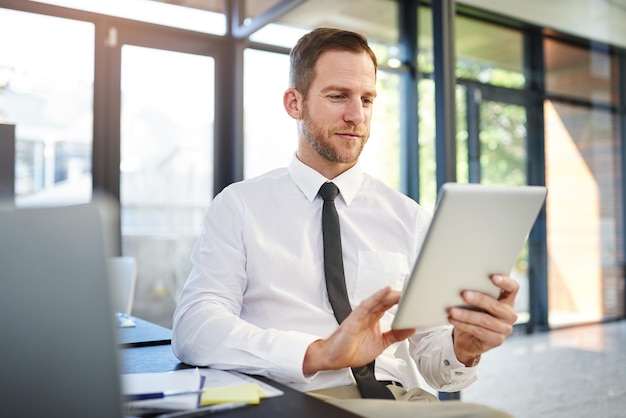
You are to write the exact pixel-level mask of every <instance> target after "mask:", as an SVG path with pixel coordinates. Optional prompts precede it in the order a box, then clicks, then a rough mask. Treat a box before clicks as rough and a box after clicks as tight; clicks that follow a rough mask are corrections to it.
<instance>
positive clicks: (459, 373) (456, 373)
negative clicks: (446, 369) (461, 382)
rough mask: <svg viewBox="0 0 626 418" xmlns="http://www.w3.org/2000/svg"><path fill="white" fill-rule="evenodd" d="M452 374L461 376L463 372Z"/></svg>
mask: <svg viewBox="0 0 626 418" xmlns="http://www.w3.org/2000/svg"><path fill="white" fill-rule="evenodd" d="M454 374H455V375H457V376H462V375H463V372H454Z"/></svg>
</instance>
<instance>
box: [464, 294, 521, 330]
mask: <svg viewBox="0 0 626 418" xmlns="http://www.w3.org/2000/svg"><path fill="white" fill-rule="evenodd" d="M461 296H462V297H463V300H464V301H465V302H467V304H469V305H471V306H473V307H475V308H479V309H480V310H483V311H485V312H487V313H488V314H489V315H491V316H493V317H495V318H497V319H501V320H503V321H505V322H507V323H509V324H513V323H515V321H517V314H516V313H515V310H514V309H513V304H512V303H511V302H509V301H503V300H499V299H495V298H493V297H491V296H489V295H485V294H484V293H480V292H473V291H471V290H466V291H464V292H463V293H462V294H461ZM465 310H467V311H469V312H472V311H471V310H469V309H465Z"/></svg>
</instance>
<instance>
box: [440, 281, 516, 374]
mask: <svg viewBox="0 0 626 418" xmlns="http://www.w3.org/2000/svg"><path fill="white" fill-rule="evenodd" d="M491 281H492V282H493V283H494V284H495V285H496V286H497V287H499V288H500V289H501V290H500V296H499V297H498V298H497V299H496V298H494V297H492V296H489V295H485V294H484V293H479V292H473V291H469V290H466V291H464V292H463V293H462V297H463V300H465V302H466V303H467V304H468V305H471V306H473V307H476V308H478V309H480V311H479V310H472V309H465V308H451V309H450V310H449V312H448V314H449V319H450V323H451V324H452V325H453V326H454V331H453V334H452V338H453V340H454V351H455V353H456V357H457V359H458V360H459V361H460V362H461V363H463V364H465V365H466V366H473V365H475V364H476V362H477V359H478V358H480V355H481V354H482V353H484V352H486V351H488V350H490V349H492V348H494V347H497V346H499V345H501V344H502V343H503V342H504V340H505V339H506V338H507V337H508V336H509V335H510V334H511V332H513V324H515V321H517V314H516V313H515V309H514V303H515V297H516V296H517V292H518V291H519V283H517V282H516V281H515V280H513V279H511V278H510V277H508V276H502V275H494V276H492V277H491Z"/></svg>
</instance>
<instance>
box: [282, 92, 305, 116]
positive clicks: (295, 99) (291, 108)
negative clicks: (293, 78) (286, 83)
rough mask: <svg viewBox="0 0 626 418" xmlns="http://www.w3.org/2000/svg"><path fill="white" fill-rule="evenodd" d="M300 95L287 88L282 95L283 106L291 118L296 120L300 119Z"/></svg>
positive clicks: (301, 99)
mask: <svg viewBox="0 0 626 418" xmlns="http://www.w3.org/2000/svg"><path fill="white" fill-rule="evenodd" d="M302 101H303V98H302V95H301V94H300V92H299V91H298V90H296V89H294V88H293V87H290V88H288V89H287V90H286V91H285V94H283V106H285V110H286V111H287V113H288V114H289V116H291V117H292V118H294V119H296V120H300V119H302Z"/></svg>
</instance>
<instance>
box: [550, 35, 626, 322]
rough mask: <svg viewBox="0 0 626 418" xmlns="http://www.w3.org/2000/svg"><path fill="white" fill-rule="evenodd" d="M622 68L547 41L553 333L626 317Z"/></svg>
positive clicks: (604, 56)
mask: <svg viewBox="0 0 626 418" xmlns="http://www.w3.org/2000/svg"><path fill="white" fill-rule="evenodd" d="M615 61H616V60H615V59H614V57H613V56H612V55H611V54H610V53H609V52H608V51H607V50H606V48H604V50H602V49H601V48H600V49H599V48H598V46H595V45H592V46H591V47H585V46H581V45H574V44H571V43H566V42H562V41H557V40H554V39H551V38H548V39H546V40H545V63H546V89H547V90H548V92H549V94H551V95H553V96H554V99H552V100H547V101H546V103H545V108H544V111H545V127H546V141H545V156H546V183H547V186H548V188H549V193H548V200H547V206H546V208H547V209H546V211H547V214H548V219H547V231H548V273H549V275H548V286H549V288H548V295H549V322H550V325H551V326H552V327H556V326H561V325H569V324H572V323H581V322H589V321H598V320H603V319H607V318H615V317H619V316H622V315H624V298H623V295H624V282H623V274H624V272H623V256H622V249H623V234H622V223H623V216H622V213H623V209H622V199H623V181H622V179H621V174H620V173H621V172H622V171H621V170H622V159H621V146H620V143H619V129H618V123H617V116H616V114H615V111H614V110H613V109H612V108H611V105H614V104H616V103H617V96H616V92H617V91H618V89H617V81H616V79H615V75H616V65H617V64H616V62H615Z"/></svg>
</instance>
